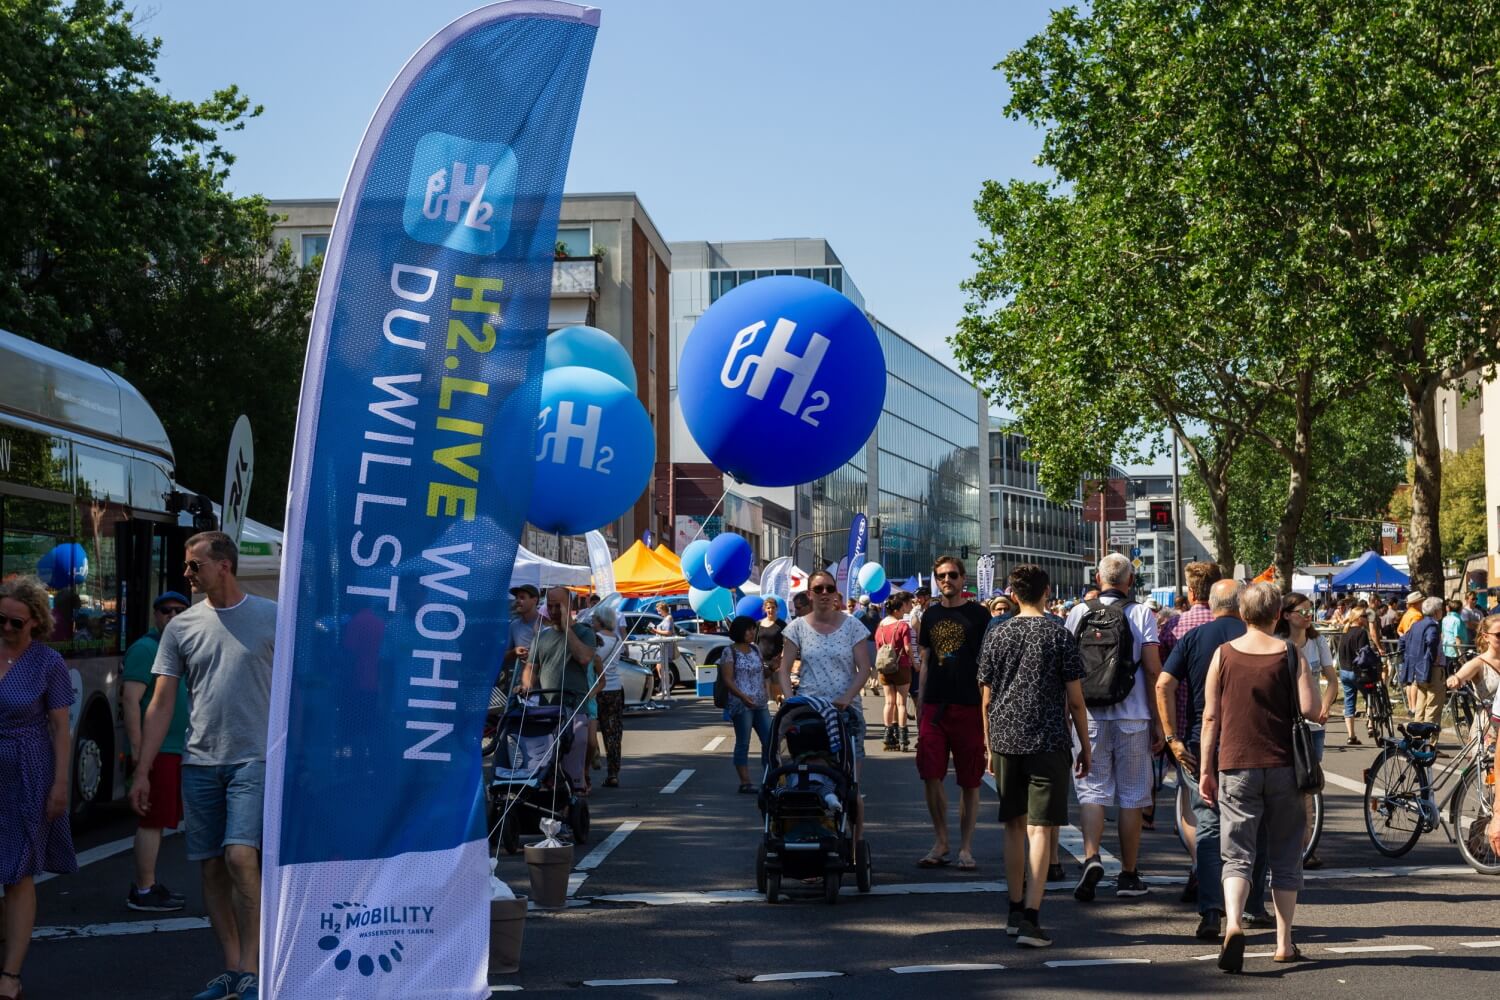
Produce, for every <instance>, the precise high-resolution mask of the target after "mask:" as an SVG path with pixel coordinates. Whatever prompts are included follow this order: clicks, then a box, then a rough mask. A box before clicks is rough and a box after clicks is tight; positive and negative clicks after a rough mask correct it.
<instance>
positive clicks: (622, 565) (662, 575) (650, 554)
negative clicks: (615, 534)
mask: <svg viewBox="0 0 1500 1000" xmlns="http://www.w3.org/2000/svg"><path fill="white" fill-rule="evenodd" d="M614 566H615V589H616V590H618V591H619V592H620V593H621V594H623V595H624V596H626V597H648V596H650V595H652V594H686V593H687V592H688V584H687V580H686V579H685V578H684V577H683V575H682V564H681V563H679V562H678V561H677V557H676V556H675V555H673V554H672V550H671V549H668V548H666V546H660V547H658V548H657V549H656V550H655V551H653V550H651V549H648V548H646V546H645V545H644V544H643V543H641V542H639V541H637V542H636V543H635V544H633V545H631V546H630V548H628V549H626V550H625V551H624V552H622V553H620V558H618V559H616V560H615V563H614Z"/></svg>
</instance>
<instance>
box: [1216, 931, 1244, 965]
mask: <svg viewBox="0 0 1500 1000" xmlns="http://www.w3.org/2000/svg"><path fill="white" fill-rule="evenodd" d="M1219 968H1220V970H1222V971H1224V972H1243V971H1244V969H1245V935H1244V934H1240V933H1235V934H1231V935H1229V936H1228V937H1226V938H1225V939H1224V943H1223V945H1221V946H1220V948H1219Z"/></svg>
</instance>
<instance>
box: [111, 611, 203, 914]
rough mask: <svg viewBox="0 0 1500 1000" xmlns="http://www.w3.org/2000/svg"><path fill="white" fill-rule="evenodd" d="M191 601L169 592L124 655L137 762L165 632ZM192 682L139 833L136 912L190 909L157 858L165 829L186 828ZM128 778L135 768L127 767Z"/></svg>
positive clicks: (160, 756) (183, 689) (133, 893)
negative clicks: (160, 873)
mask: <svg viewBox="0 0 1500 1000" xmlns="http://www.w3.org/2000/svg"><path fill="white" fill-rule="evenodd" d="M190 603H191V602H190V601H189V600H188V599H187V598H186V597H183V596H182V595H181V594H179V593H178V592H177V591H175V590H168V591H166V592H165V593H163V594H162V595H161V596H160V597H158V598H157V599H156V600H155V601H153V602H152V604H151V620H152V625H151V630H150V631H149V632H147V633H146V634H145V635H143V636H141V637H140V638H139V639H137V640H136V641H135V642H133V643H131V644H130V648H129V649H127V650H125V674H124V681H125V683H124V684H123V685H122V687H121V689H120V701H121V704H122V706H123V707H122V709H121V711H122V714H123V715H124V719H125V735H126V737H127V738H128V739H129V741H130V757H131V759H132V760H134V759H137V758H139V757H140V756H141V723H142V720H143V719H144V718H145V715H146V709H147V708H148V707H149V706H150V704H151V685H152V684H154V683H155V679H154V678H153V677H152V676H151V667H152V665H153V664H155V663H156V651H157V647H158V646H159V645H160V643H161V633H162V630H163V629H165V628H166V627H167V624H168V623H169V622H171V620H172V619H173V618H175V617H177V616H178V615H179V614H181V613H182V612H184V611H186V610H187V609H188V605H189V604H190ZM187 726H188V693H187V682H186V681H183V680H179V681H178V683H177V705H176V707H175V708H174V709H173V711H172V721H171V724H170V725H169V726H168V727H167V735H166V738H165V739H163V740H162V744H161V750H160V751H158V752H157V754H156V760H155V761H153V762H152V764H151V785H152V787H153V788H154V789H155V791H154V793H153V794H152V796H151V808H150V809H149V810H148V811H147V812H146V815H144V816H142V817H141V821H140V825H139V826H137V827H136V831H135V881H134V882H133V883H132V884H131V886H130V891H129V892H128V893H127V894H126V896H125V905H126V906H128V907H129V908H130V909H132V910H142V911H145V912H149V913H170V912H173V911H176V910H180V909H182V908H183V907H184V906H186V905H187V904H186V901H185V900H184V899H183V897H182V896H181V895H180V894H178V893H175V892H173V891H172V890H171V889H168V888H167V887H166V886H165V885H162V884H161V883H160V882H157V881H156V858H157V855H158V854H159V853H160V852H161V836H162V830H164V829H165V828H167V827H176V826H180V825H181V824H182V750H183V744H184V742H185V740H186V737H187ZM125 770H126V773H127V774H128V773H129V772H130V768H129V767H128V766H127V767H126V768H125Z"/></svg>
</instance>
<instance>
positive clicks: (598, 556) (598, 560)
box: [583, 531, 615, 597]
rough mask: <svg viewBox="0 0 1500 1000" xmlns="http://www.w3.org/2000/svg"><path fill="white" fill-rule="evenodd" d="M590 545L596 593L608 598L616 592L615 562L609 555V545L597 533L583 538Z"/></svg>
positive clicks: (590, 560)
mask: <svg viewBox="0 0 1500 1000" xmlns="http://www.w3.org/2000/svg"><path fill="white" fill-rule="evenodd" d="M583 540H584V542H585V543H586V544H587V545H588V552H589V571H590V574H591V575H592V577H593V580H594V593H596V594H598V595H599V596H600V597H608V596H609V595H610V594H613V593H614V592H615V561H614V557H613V556H611V555H610V554H609V543H608V542H606V541H605V540H604V536H603V535H601V534H600V533H599V532H597V531H590V532H588V533H586V534H585V535H584V536H583Z"/></svg>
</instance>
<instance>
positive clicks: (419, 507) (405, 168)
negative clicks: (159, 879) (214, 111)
mask: <svg viewBox="0 0 1500 1000" xmlns="http://www.w3.org/2000/svg"><path fill="white" fill-rule="evenodd" d="M598 24H599V15H598V12H597V11H596V10H593V9H591V8H585V7H577V6H574V5H571V4H565V3H557V2H550V0H513V2H509V3H500V4H494V5H492V6H488V7H483V8H481V9H479V10H477V11H474V12H473V13H471V14H468V15H465V16H464V17H462V18H460V19H458V20H457V21H454V22H453V23H452V24H450V25H448V26H447V27H446V28H444V29H443V30H442V31H440V32H438V34H437V35H436V36H435V37H433V38H432V39H431V40H430V41H429V42H428V43H427V44H426V45H424V46H423V47H422V49H421V50H420V51H419V52H418V53H417V54H416V55H415V56H414V57H413V58H412V60H411V61H410V62H409V63H408V64H407V65H406V67H405V68H404V69H403V70H402V71H401V74H400V76H399V77H397V79H396V82H395V83H394V84H393V85H392V86H391V88H390V91H389V92H388V93H387V94H386V96H385V99H384V100H383V101H381V103H380V107H379V108H378V110H377V111H376V112H375V116H374V119H373V120H372V121H371V123H370V126H369V128H368V130H367V131H366V133H365V136H364V140H363V141H362V142H361V144H360V147H359V151H358V153H357V154H356V156H355V159H354V166H353V168H352V170H351V171H350V174H349V180H348V182H347V184H346V185H345V188H344V193H343V198H342V199H341V201H340V203H339V210H338V216H337V219H336V221H335V222H334V226H333V233H332V236H331V237H330V240H329V245H328V251H327V254H326V256H325V258H324V264H323V277H322V282H321V284H320V286H319V289H318V298H317V304H316V306H315V308H314V311H313V320H312V331H311V336H310V338H309V342H308V349H307V365H306V370H305V372H304V375H303V382H302V397H301V404H300V409H299V411H298V417H297V438H296V447H295V451H294V456H293V463H292V473H291V484H290V486H291V488H290V497H289V500H288V504H287V517H286V538H285V548H284V554H283V562H282V577H281V594H280V610H279V616H278V623H277V635H276V666H275V677H274V683H273V691H272V709H271V721H270V740H269V744H268V748H267V754H266V798H265V829H264V844H265V848H264V851H265V853H264V859H263V864H264V875H263V900H262V929H261V943H262V956H263V957H262V969H263V976H262V980H263V982H264V984H265V987H264V988H265V995H266V996H268V997H275V998H277V1000H282V998H290V997H317V998H320V1000H321V998H329V997H362V998H363V997H403V998H422V997H443V998H459V997H465V998H467V997H473V998H476V1000H477V998H480V997H488V996H489V994H490V990H489V987H488V986H487V984H486V956H487V953H488V940H489V938H488V935H489V922H488V905H489V904H488V900H489V866H488V860H487V857H488V851H487V841H486V830H485V810H484V808H483V800H482V797H481V794H480V792H481V790H480V754H479V741H480V733H481V728H482V726H483V723H484V717H485V712H486V708H487V706H488V704H489V696H490V689H491V687H492V686H493V684H494V682H495V676H496V673H497V671H498V669H499V667H500V663H501V659H502V656H503V653H504V650H505V647H506V636H507V633H508V629H509V597H508V594H507V593H506V584H507V581H509V579H510V571H511V565H512V562H513V561H514V558H515V554H516V546H517V541H518V537H519V535H520V532H521V530H522V528H523V524H524V520H525V513H526V509H527V504H528V501H529V494H530V489H531V479H532V464H533V455H532V451H533V444H534V433H533V429H534V428H535V426H536V420H537V410H538V398H539V391H540V385H541V377H542V368H543V355H544V346H545V340H546V331H547V310H548V304H549V300H550V297H551V283H552V258H553V246H554V241H555V240H556V237H557V217H558V209H559V206H560V203H561V199H562V187H563V178H564V176H565V174H566V173H567V164H568V153H569V150H570V148H571V146H572V141H573V129H574V125H575V123H576V121H577V117H578V106H579V102H580V100H581V98H582V94H583V85H584V79H585V76H586V75H587V72H588V63H589V56H590V54H591V52H592V50H593V43H594V36H595V34H596V32H597V29H598Z"/></svg>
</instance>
